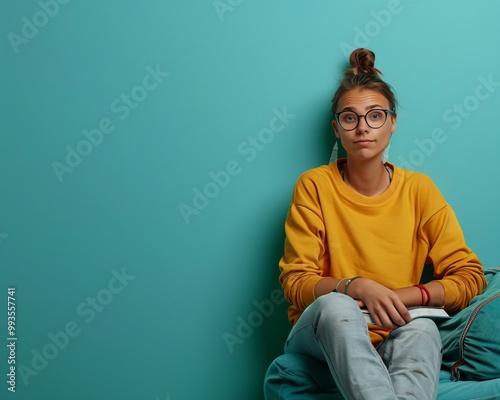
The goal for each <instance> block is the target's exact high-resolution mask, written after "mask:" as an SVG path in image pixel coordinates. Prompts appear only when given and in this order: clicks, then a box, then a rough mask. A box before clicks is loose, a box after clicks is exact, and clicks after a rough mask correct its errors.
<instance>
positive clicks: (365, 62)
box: [346, 48, 382, 76]
mask: <svg viewBox="0 0 500 400" xmlns="http://www.w3.org/2000/svg"><path fill="white" fill-rule="evenodd" d="M349 64H351V68H350V69H348V70H347V71H346V73H347V74H352V75H358V74H371V75H376V76H379V75H382V72H381V71H380V70H378V69H377V68H375V53H373V51H370V50H368V49H361V48H360V49H356V50H354V51H353V52H352V53H351V56H350V57H349Z"/></svg>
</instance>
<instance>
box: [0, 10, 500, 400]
mask: <svg viewBox="0 0 500 400" xmlns="http://www.w3.org/2000/svg"><path fill="white" fill-rule="evenodd" d="M498 15H500V3H499V2H495V1H493V0H491V1H486V0H482V1H476V2H470V1H465V0H460V1H454V2H453V6H451V5H450V3H449V2H435V1H431V0H426V1H417V0H414V1H411V0H399V1H398V0H389V1H342V2H340V1H327V0H322V1H315V2H310V1H296V0H295V1H294V0H292V1H290V0H287V1H285V0H278V1H274V2H269V1H263V0H256V1H243V0H220V1H159V0H155V1H153V0H150V1H127V2H125V1H117V0H108V1H104V2H98V1H75V0H73V1H69V0H64V1H63V0H58V2H56V0H40V1H35V0H30V1H27V0H25V1H17V2H14V1H4V2H2V4H1V5H0V22H1V24H0V26H1V31H0V38H1V40H0V52H1V54H0V56H1V62H0V68H1V74H0V76H1V90H0V92H1V96H0V101H1V104H0V105H1V107H0V109H1V116H2V117H1V121H2V128H1V145H0V182H1V190H0V241H1V242H0V290H1V291H2V292H3V293H0V299H1V301H0V302H1V303H2V304H0V332H1V333H0V338H1V339H3V340H4V343H15V349H14V347H12V349H13V353H12V354H13V356H12V358H11V360H12V359H15V361H16V363H15V366H16V370H15V378H16V380H15V383H16V386H15V389H16V393H15V394H14V393H11V392H9V391H8V387H9V385H8V384H7V382H6V378H5V377H6V375H5V374H7V373H8V372H9V367H10V366H14V365H13V364H9V356H10V354H11V353H10V349H11V348H8V347H6V346H5V345H4V346H2V347H0V373H1V376H3V377H4V378H3V383H2V384H0V397H2V398H5V399H14V398H18V399H21V398H22V399H30V400H31V399H33V400H34V399H37V400H45V399H51V400H54V399H72V400H83V399H85V400H88V399H141V400H167V399H168V400H182V399H194V400H198V399H210V400H212V399H213V400H235V399H237V400H244V399H248V400H253V399H260V398H262V394H261V393H262V389H261V387H262V379H263V376H264V373H265V370H266V368H267V366H268V365H269V363H270V362H271V360H272V359H273V358H274V357H275V356H277V355H278V354H280V353H281V352H282V343H283V341H284V339H285V337H286V334H287V331H288V329H289V327H288V323H287V319H286V304H285V303H284V300H283V296H282V293H281V291H280V289H279V285H278V282H277V277H278V267H277V262H278V260H279V258H280V256H281V254H282V244H283V240H284V234H283V222H284V218H285V215H286V212H287V208H288V204H289V200H290V196H291V192H292V188H293V185H294V183H295V181H296V179H297V177H298V176H299V174H300V173H301V172H303V171H305V170H306V169H309V168H312V167H315V166H317V165H320V164H324V163H326V162H328V159H329V156H330V150H331V146H332V144H333V135H332V132H331V128H330V115H329V107H330V99H331V97H332V94H333V91H334V88H335V86H336V79H337V78H338V77H339V76H340V74H341V72H342V69H343V68H344V66H345V63H346V55H347V54H348V53H349V52H350V51H351V50H352V49H353V48H354V47H368V48H370V49H372V50H373V51H374V52H375V53H376V55H377V66H378V67H379V68H380V69H382V71H383V72H384V77H385V78H386V80H387V81H388V82H390V83H391V84H392V85H393V86H394V87H395V89H396V91H397V94H398V97H399V100H400V104H401V108H400V115H399V121H398V129H397V134H396V135H395V136H394V137H393V141H392V146H391V152H390V161H392V162H394V163H396V164H398V165H400V166H405V167H407V168H412V169H415V170H420V171H423V172H426V173H428V174H429V175H430V176H431V177H432V178H433V179H434V180H435V181H436V183H437V184H438V185H439V187H440V188H441V190H442V192H443V193H444V195H445V196H446V198H447V199H448V201H449V202H450V203H451V204H452V206H453V207H454V208H455V210H456V212H457V214H458V217H459V219H460V221H461V224H462V227H463V230H464V232H465V235H466V238H467V240H468V242H469V244H470V246H471V247H473V248H474V250H475V251H476V252H477V253H478V254H479V256H480V258H481V259H482V260H483V262H484V264H485V265H488V266H492V265H495V264H496V265H498V263H499V262H500V257H499V255H498V244H497V241H498V239H497V236H498V235H497V234H496V232H497V226H498V223H499V222H500V221H499V211H498V194H499V193H498V191H499V184H498V183H499V179H498V176H499V173H500V163H499V161H498V148H499V147H500V131H499V128H498V126H499V125H500V124H499V120H498V119H497V117H498V116H499V110H500V53H499V52H498V49H499V48H500V25H499V24H498ZM9 287H14V288H15V293H12V294H14V295H15V296H13V297H14V298H15V301H14V302H13V303H15V306H12V305H11V307H13V309H12V310H11V311H15V321H14V322H15V323H16V325H15V328H16V330H15V331H12V333H13V336H12V337H17V342H16V341H14V340H10V341H5V338H7V337H8V316H7V307H8V303H7V302H8V298H7V297H8V293H7V290H8V288H9ZM11 297H12V296H11ZM11 303H12V302H11ZM11 321H13V319H11ZM7 379H10V378H9V377H7Z"/></svg>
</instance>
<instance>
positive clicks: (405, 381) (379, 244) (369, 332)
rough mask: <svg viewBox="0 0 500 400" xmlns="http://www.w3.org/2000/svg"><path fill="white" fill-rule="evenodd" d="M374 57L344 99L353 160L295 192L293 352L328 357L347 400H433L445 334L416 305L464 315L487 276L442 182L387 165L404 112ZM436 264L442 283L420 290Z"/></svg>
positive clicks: (337, 114) (287, 269) (340, 100)
mask: <svg viewBox="0 0 500 400" xmlns="http://www.w3.org/2000/svg"><path fill="white" fill-rule="evenodd" d="M374 61H375V55H374V54H373V53H372V52H371V51H369V50H366V49H357V50H355V51H354V52H353V53H352V54H351V57H350V64H351V66H350V68H349V69H347V70H346V71H345V72H344V76H343V79H342V80H341V82H340V86H339V88H338V90H337V92H336V93H335V96H334V98H333V108H332V112H333V115H334V118H333V122H332V125H333V129H334V132H335V135H336V136H337V138H339V139H340V141H341V143H342V145H343V147H344V148H345V150H346V152H347V158H345V159H340V160H337V161H336V162H335V163H333V164H330V165H325V166H321V167H318V168H314V169H312V170H310V171H307V172H306V173H304V174H303V175H302V176H301V177H300V178H299V180H298V182H297V184H296V187H295V190H294V193H293V198H292V203H291V206H290V209H289V213H288V217H287V220H286V224H285V232H286V242H285V252H284V256H283V258H282V259H281V261H280V264H279V266H280V271H281V274H280V282H281V284H282V287H283V291H284V293H285V296H286V298H287V300H288V301H289V302H290V303H291V307H290V308H289V311H288V315H289V319H290V322H291V323H292V325H293V328H292V330H291V332H290V334H289V337H288V339H287V341H286V344H285V353H301V354H305V355H307V356H309V357H312V358H315V359H319V360H321V361H323V362H326V363H327V364H328V367H329V369H330V371H331V373H332V376H333V378H334V380H335V383H336V384H337V386H338V388H339V390H340V392H341V393H342V395H343V396H344V397H345V398H347V399H356V400H360V399H369V400H377V399H384V400H387V399H418V400H422V399H434V398H435V396H436V393H437V382H438V373H439V369H440V364H441V341H440V336H439V332H438V331H437V328H436V326H435V324H434V322H433V321H432V320H430V319H426V318H418V319H415V320H412V318H411V317H410V315H409V313H408V310H407V307H409V306H420V305H431V306H444V308H445V309H446V310H447V311H449V312H453V311H457V310H460V309H462V308H464V307H465V306H466V305H467V304H468V302H469V301H470V300H471V299H472V298H473V297H474V296H475V295H476V294H478V293H479V292H480V291H481V290H482V289H483V288H484V287H485V285H486V281H485V278H484V274H483V268H482V266H481V263H480V261H479V260H478V258H477V256H476V254H474V253H473V252H472V251H471V250H470V249H469V247H468V246H467V245H466V243H465V240H464V237H463V234H462V231H461V228H460V226H459V223H458V221H457V219H456V217H455V214H454V212H453V209H452V208H451V207H450V206H449V205H448V204H447V203H446V201H445V199H444V198H443V196H442V195H441V193H440V192H439V190H438V189H437V188H436V186H435V185H434V184H433V182H432V181H431V179H430V178H429V177H427V176H426V175H424V174H422V173H418V172H411V171H407V170H404V169H401V168H398V167H396V166H395V165H392V164H390V163H383V161H382V156H383V152H384V149H385V148H386V147H387V146H388V145H389V141H390V140H391V136H392V135H393V134H394V133H395V132H396V120H397V110H396V100H395V96H394V93H393V92H392V89H391V87H390V86H389V85H388V84H387V83H385V82H384V81H383V80H382V79H381V78H380V74H381V72H380V71H379V70H377V69H376V68H375V67H374ZM428 263H432V264H433V266H434V277H435V278H436V280H434V281H431V282H429V283H427V284H425V285H420V284H419V281H420V278H421V276H422V271H423V268H424V265H425V264H428ZM361 308H366V309H368V311H369V312H370V314H371V316H372V319H373V321H374V324H373V325H371V324H370V325H367V324H366V322H365V320H364V318H363V315H362V312H361Z"/></svg>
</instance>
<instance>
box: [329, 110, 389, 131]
mask: <svg viewBox="0 0 500 400" xmlns="http://www.w3.org/2000/svg"><path fill="white" fill-rule="evenodd" d="M360 117H363V116H362V115H358V114H356V113H355V112H353V111H343V112H341V113H339V115H338V121H339V124H340V126H341V127H342V128H344V129H346V130H351V129H355V128H356V127H357V126H358V124H359V118H360ZM364 118H365V121H366V123H367V124H368V126H369V127H370V128H374V129H375V128H380V127H381V126H382V125H384V123H385V120H386V119H387V113H386V112H385V111H384V110H370V111H368V112H367V113H366V114H365V115H364Z"/></svg>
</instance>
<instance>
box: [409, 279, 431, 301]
mask: <svg viewBox="0 0 500 400" xmlns="http://www.w3.org/2000/svg"><path fill="white" fill-rule="evenodd" d="M413 286H414V287H418V288H419V289H420V294H421V295H422V305H423V306H428V305H429V303H430V302H431V294H430V293H429V290H428V289H427V288H426V287H425V286H424V285H422V284H421V283H419V284H418V285H413Z"/></svg>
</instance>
